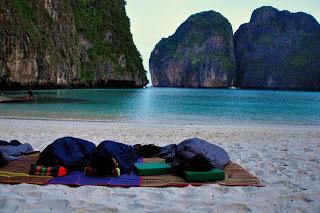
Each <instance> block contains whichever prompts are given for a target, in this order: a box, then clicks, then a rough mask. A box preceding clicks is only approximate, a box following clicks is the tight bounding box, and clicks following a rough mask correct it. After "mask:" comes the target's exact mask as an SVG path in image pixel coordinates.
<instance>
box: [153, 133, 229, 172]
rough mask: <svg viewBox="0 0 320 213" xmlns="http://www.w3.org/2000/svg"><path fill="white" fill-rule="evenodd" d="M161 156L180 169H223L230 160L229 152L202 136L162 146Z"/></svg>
mask: <svg viewBox="0 0 320 213" xmlns="http://www.w3.org/2000/svg"><path fill="white" fill-rule="evenodd" d="M157 156H159V157H165V158H166V163H170V164H171V166H172V167H174V168H176V169H179V170H191V171H209V170H211V169H212V168H218V169H221V170H222V169H223V168H224V167H225V166H226V165H227V164H228V163H229V162H230V158H229V156H228V153H227V152H226V151H225V150H224V149H223V148H221V147H219V146H217V145H215V144H212V143H209V142H207V141H205V140H203V139H200V138H192V139H187V140H184V141H182V142H181V143H179V144H177V145H176V144H171V145H168V146H165V147H162V148H161V151H160V153H159V154H158V155H157Z"/></svg>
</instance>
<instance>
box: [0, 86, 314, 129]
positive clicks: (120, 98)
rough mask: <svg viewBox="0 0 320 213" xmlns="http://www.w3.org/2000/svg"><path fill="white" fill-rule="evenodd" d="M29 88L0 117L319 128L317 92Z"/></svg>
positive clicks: (1, 106)
mask: <svg viewBox="0 0 320 213" xmlns="http://www.w3.org/2000/svg"><path fill="white" fill-rule="evenodd" d="M33 92H34V99H33V101H31V102H26V103H10V104H9V103H7V104H0V118H20V119H53V120H79V121H94V122H129V123H131V122H132V123H151V124H152V123H177V124H190V125H192V124H197V125H198V124H200V125H201V124H205V125H208V124H209V125H210V124H233V125H261V124H265V125H268V124H275V125H303V126H308V125H312V126H320V93H319V92H302V91H272V90H240V89H190V88H154V87H151V88H144V89H62V90H35V91H33ZM24 94H25V92H24V93H22V92H6V95H11V96H15V95H17V96H19V95H24Z"/></svg>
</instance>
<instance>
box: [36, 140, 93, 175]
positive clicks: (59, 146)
mask: <svg viewBox="0 0 320 213" xmlns="http://www.w3.org/2000/svg"><path fill="white" fill-rule="evenodd" d="M95 148H96V145H95V144H94V143H92V142H89V141H86V140H83V139H79V138H73V137H64V138H59V139H57V140H55V141H54V142H53V143H52V144H50V145H48V146H47V147H46V148H45V149H44V150H43V151H42V152H41V153H40V156H39V159H38V161H37V164H38V165H42V166H46V167H55V166H63V167H65V168H67V169H68V170H71V171H72V170H79V171H83V170H84V167H85V166H86V165H87V164H88V163H89V162H90V160H91V157H92V154H93V152H94V150H95Z"/></svg>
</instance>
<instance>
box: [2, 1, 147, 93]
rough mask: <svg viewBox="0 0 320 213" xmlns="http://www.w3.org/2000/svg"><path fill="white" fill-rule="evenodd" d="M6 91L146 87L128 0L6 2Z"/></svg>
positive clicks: (3, 48) (3, 49)
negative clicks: (131, 23) (134, 40)
mask: <svg viewBox="0 0 320 213" xmlns="http://www.w3.org/2000/svg"><path fill="white" fill-rule="evenodd" d="M0 45H1V49H0V89H19V88H29V87H31V88H56V87H109V86H116V87H117V86H125V87H142V86H144V85H146V84H147V79H146V73H145V70H144V68H143V65H142V59H141V56H140V54H139V52H138V51H137V49H136V47H135V45H134V43H133V40H132V35H131V33H130V23H129V19H128V17H127V15H126V12H125V2H124V0H101V1H90V0H62V1H61V0H41V1H38V0H2V1H1V2H0Z"/></svg>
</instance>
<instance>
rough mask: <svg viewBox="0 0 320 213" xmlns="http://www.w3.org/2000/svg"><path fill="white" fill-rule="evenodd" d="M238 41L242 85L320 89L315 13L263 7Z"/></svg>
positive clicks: (319, 33)
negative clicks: (291, 11)
mask: <svg viewBox="0 0 320 213" xmlns="http://www.w3.org/2000/svg"><path fill="white" fill-rule="evenodd" d="M234 41H235V57H236V61H237V73H238V84H239V86H241V87H242V88H252V89H255V88H259V89H295V90H320V24H319V23H318V22H317V20H316V19H315V18H314V17H312V16H311V15H308V14H306V13H302V12H299V13H290V12H289V11H279V10H277V9H275V8H273V7H261V8H259V9H256V10H255V11H254V12H253V14H252V16H251V20H250V22H249V23H247V24H243V25H241V26H240V28H239V29H238V30H237V32H236V33H235V35H234Z"/></svg>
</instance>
